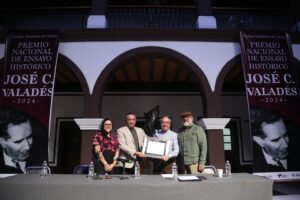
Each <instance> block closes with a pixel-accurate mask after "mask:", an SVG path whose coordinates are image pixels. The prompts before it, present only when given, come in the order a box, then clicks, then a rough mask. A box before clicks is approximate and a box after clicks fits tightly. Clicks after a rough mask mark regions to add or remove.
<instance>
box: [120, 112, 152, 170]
mask: <svg viewBox="0 0 300 200" xmlns="http://www.w3.org/2000/svg"><path fill="white" fill-rule="evenodd" d="M135 124H136V115H135V114H134V113H127V114H126V126H123V127H121V128H119V129H118V130H117V133H118V141H119V145H120V156H119V157H120V158H122V159H126V160H135V159H137V160H139V158H143V157H144V154H143V153H142V146H143V143H144V139H145V137H146V134H145V132H144V130H143V129H141V128H138V127H135ZM125 168H126V171H127V173H129V174H133V173H134V162H130V163H129V162H127V163H126V164H125Z"/></svg>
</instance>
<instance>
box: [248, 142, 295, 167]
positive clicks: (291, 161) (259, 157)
mask: <svg viewBox="0 0 300 200" xmlns="http://www.w3.org/2000/svg"><path fill="white" fill-rule="evenodd" d="M253 143H254V145H253V155H254V157H253V172H282V171H299V170H300V168H299V167H300V165H299V158H298V159H297V158H296V157H294V156H293V153H292V152H289V155H288V158H287V168H288V170H285V169H284V168H282V167H278V166H275V165H270V164H268V163H267V162H266V159H265V157H264V154H263V152H262V148H261V147H260V146H259V145H257V144H256V143H255V142H253Z"/></svg>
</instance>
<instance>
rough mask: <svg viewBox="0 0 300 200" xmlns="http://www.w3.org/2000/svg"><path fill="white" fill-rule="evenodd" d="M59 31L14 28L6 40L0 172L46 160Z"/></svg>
mask: <svg viewBox="0 0 300 200" xmlns="http://www.w3.org/2000/svg"><path fill="white" fill-rule="evenodd" d="M59 34H60V31H56V30H44V31H17V32H12V33H10V34H9V36H8V38H7V41H6V54H5V66H4V74H3V75H2V77H1V93H0V99H1V103H0V125H1V133H0V134H1V135H0V142H1V143H0V144H1V149H0V172H2V173H8V172H17V173H18V172H20V173H21V172H25V168H26V167H27V166H33V165H42V162H43V161H44V160H48V133H49V124H50V123H49V120H50V111H51V102H52V95H53V88H54V76H55V69H56V61H57V50H58V44H59Z"/></svg>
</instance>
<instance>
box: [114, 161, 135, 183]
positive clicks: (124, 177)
mask: <svg viewBox="0 0 300 200" xmlns="http://www.w3.org/2000/svg"><path fill="white" fill-rule="evenodd" d="M117 160H118V161H120V162H121V163H122V165H123V176H122V177H121V178H120V179H121V180H126V179H129V178H128V176H125V163H127V162H128V163H131V162H132V160H127V159H122V158H117Z"/></svg>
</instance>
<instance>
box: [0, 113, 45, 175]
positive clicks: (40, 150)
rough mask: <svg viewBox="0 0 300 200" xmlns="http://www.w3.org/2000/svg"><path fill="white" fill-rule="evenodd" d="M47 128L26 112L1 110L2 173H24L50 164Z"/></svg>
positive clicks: (0, 162) (0, 149) (0, 158)
mask: <svg viewBox="0 0 300 200" xmlns="http://www.w3.org/2000/svg"><path fill="white" fill-rule="evenodd" d="M47 130H48V129H47V128H46V127H44V126H43V125H42V124H41V123H40V122H39V121H38V120H37V119H35V118H33V117H32V116H30V115H29V114H27V113H26V112H24V111H22V110H20V109H17V108H9V107H1V108H0V173H25V169H26V167H28V166H40V165H42V163H43V161H44V160H46V161H48V131H47Z"/></svg>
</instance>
